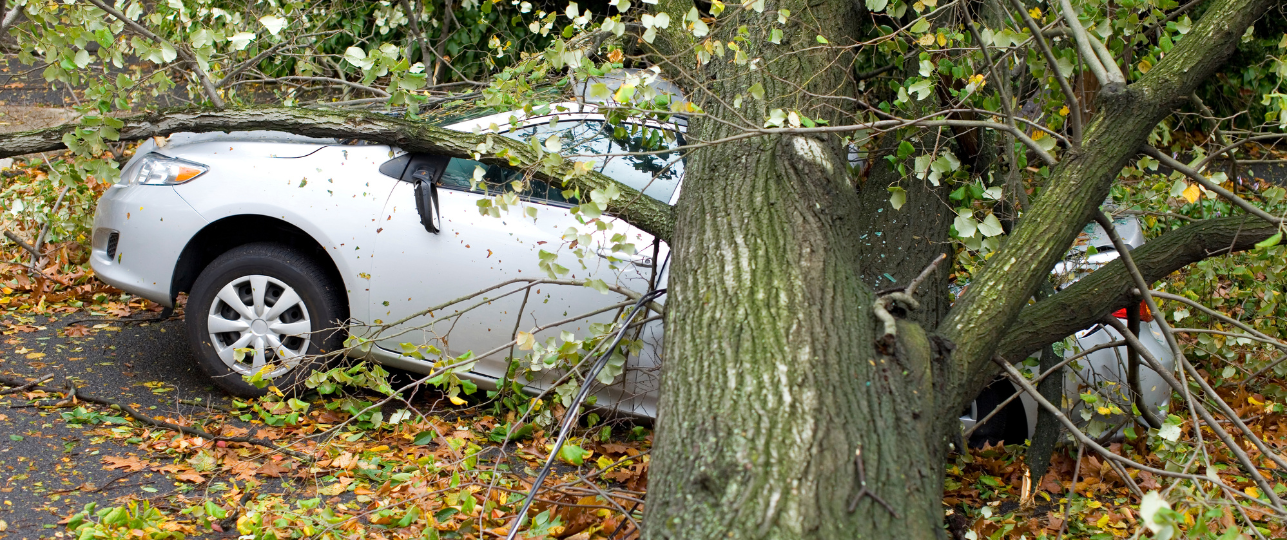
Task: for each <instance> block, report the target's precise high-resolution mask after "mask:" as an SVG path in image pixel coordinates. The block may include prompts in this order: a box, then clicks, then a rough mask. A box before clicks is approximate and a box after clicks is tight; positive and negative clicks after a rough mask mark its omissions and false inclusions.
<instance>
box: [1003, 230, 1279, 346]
mask: <svg viewBox="0 0 1287 540" xmlns="http://www.w3.org/2000/svg"><path fill="white" fill-rule="evenodd" d="M1277 230H1278V228H1277V227H1276V226H1274V225H1271V224H1269V223H1265V222H1263V221H1261V220H1259V219H1256V218H1252V217H1249V216H1233V217H1225V218H1216V219H1208V220H1204V221H1200V222H1198V223H1195V224H1193V225H1188V226H1185V227H1182V228H1180V229H1176V230H1175V231H1172V232H1169V233H1167V234H1165V235H1162V236H1161V237H1159V238H1156V239H1154V240H1151V241H1149V242H1148V243H1146V244H1144V245H1143V246H1140V247H1139V248H1137V249H1135V250H1132V251H1131V256H1132V257H1134V260H1135V264H1136V265H1137V266H1138V267H1139V270H1140V274H1142V275H1143V276H1144V279H1145V280H1147V281H1149V282H1155V281H1157V280H1159V279H1162V278H1163V277H1166V275H1167V274H1170V273H1171V272H1174V271H1176V270H1179V269H1181V268H1184V267H1185V266H1186V265H1189V264H1192V263H1195V262H1198V261H1201V260H1203V259H1206V258H1208V257H1211V256H1214V255H1222V254H1225V253H1232V252H1236V251H1243V250H1247V249H1251V248H1252V247H1254V246H1255V244H1256V242H1259V241H1261V240H1264V239H1266V238H1269V237H1270V236H1271V235H1273V234H1274V233H1275V232H1277ZM1134 288H1135V284H1134V282H1133V281H1132V279H1131V276H1130V273H1128V272H1127V271H1126V266H1125V265H1124V264H1123V263H1122V261H1120V260H1117V261H1113V262H1111V263H1109V264H1107V265H1104V267H1103V268H1100V269H1099V270H1096V271H1094V272H1093V273H1091V274H1090V275H1089V276H1086V277H1084V278H1082V279H1081V280H1080V281H1078V282H1077V283H1074V284H1073V285H1072V286H1071V287H1068V288H1067V289H1064V290H1063V291H1060V292H1059V294H1056V295H1054V296H1052V297H1050V298H1049V299H1047V300H1044V301H1042V302H1038V303H1036V304H1033V305H1031V306H1029V307H1027V308H1025V309H1024V310H1023V312H1021V313H1020V314H1019V319H1018V320H1017V321H1015V324H1014V325H1013V326H1012V327H1011V330H1010V332H1009V333H1008V334H1006V336H1005V338H1004V339H1003V340H1002V341H1001V346H1000V347H999V348H998V349H997V354H998V355H1000V356H1002V357H1004V358H1005V359H1007V360H1010V361H1016V360H1022V359H1024V358H1027V357H1028V355H1029V354H1031V353H1033V352H1036V351H1037V350H1039V349H1041V347H1043V346H1045V345H1046V344H1048V343H1054V342H1055V341H1058V340H1061V339H1063V338H1064V337H1066V336H1068V335H1069V334H1072V333H1073V332H1076V331H1078V330H1081V329H1083V328H1086V327H1088V326H1090V325H1092V324H1094V323H1095V322H1096V321H1099V320H1101V319H1103V318H1104V316H1105V315H1107V314H1109V313H1112V312H1113V311H1116V310H1118V309H1121V308H1124V307H1126V306H1127V305H1129V304H1132V303H1138V302H1139V296H1138V295H1136V294H1134V293H1132V292H1131V290H1132V289H1134Z"/></svg>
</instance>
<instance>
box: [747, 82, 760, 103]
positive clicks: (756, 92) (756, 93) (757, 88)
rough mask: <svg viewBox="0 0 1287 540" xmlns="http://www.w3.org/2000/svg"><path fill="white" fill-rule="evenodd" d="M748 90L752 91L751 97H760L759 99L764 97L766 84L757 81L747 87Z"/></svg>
mask: <svg viewBox="0 0 1287 540" xmlns="http://www.w3.org/2000/svg"><path fill="white" fill-rule="evenodd" d="M747 92H750V93H751V97H753V98H755V99H759V100H762V99H764V85H762V84H760V83H755V84H753V85H751V87H750V88H749V89H747Z"/></svg>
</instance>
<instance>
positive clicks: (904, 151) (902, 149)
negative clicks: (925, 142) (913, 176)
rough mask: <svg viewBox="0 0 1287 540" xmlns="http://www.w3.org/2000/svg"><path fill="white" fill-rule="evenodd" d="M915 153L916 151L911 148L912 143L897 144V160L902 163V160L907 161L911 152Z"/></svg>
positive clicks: (904, 141)
mask: <svg viewBox="0 0 1287 540" xmlns="http://www.w3.org/2000/svg"><path fill="white" fill-rule="evenodd" d="M915 151H916V148H915V147H913V146H912V143H910V142H907V141H906V140H903V141H902V142H900V143H898V160H899V161H902V160H904V159H907V156H910V155H912V152H915Z"/></svg>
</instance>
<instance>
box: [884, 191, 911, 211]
mask: <svg viewBox="0 0 1287 540" xmlns="http://www.w3.org/2000/svg"><path fill="white" fill-rule="evenodd" d="M886 189H888V190H889V204H890V205H892V206H893V207H894V210H898V209H900V208H902V207H903V205H904V204H906V203H907V190H905V189H903V188H901V187H898V186H889V187H888V188H886Z"/></svg>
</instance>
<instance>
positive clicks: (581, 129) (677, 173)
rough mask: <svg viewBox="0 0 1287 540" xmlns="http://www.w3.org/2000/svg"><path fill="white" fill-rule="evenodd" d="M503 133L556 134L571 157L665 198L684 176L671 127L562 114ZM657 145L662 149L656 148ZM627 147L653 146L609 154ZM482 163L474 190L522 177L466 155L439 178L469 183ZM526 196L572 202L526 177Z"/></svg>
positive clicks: (449, 184) (517, 135) (449, 182)
mask: <svg viewBox="0 0 1287 540" xmlns="http://www.w3.org/2000/svg"><path fill="white" fill-rule="evenodd" d="M504 135H505V136H506V137H510V138H513V139H518V140H522V141H526V140H529V139H531V138H533V137H535V138H536V139H537V140H538V141H540V142H542V143H544V141H545V140H546V139H548V138H549V137H550V136H551V135H558V137H559V139H560V141H561V150H560V152H562V153H563V154H564V155H567V156H577V157H574V158H572V159H577V160H588V161H591V162H593V163H594V164H595V170H596V171H598V172H600V173H603V174H604V175H607V176H609V177H611V178H613V179H615V180H617V181H618V182H621V183H623V184H625V185H627V186H630V187H632V188H634V189H637V190H639V191H641V192H643V194H644V195H647V196H649V197H652V198H654V199H656V200H658V201H661V202H664V203H669V202H670V199H671V196H672V195H674V194H675V190H676V189H677V188H678V187H679V182H680V180H681V179H682V178H683V172H684V163H683V160H682V159H681V158H680V155H679V152H677V151H671V150H670V148H673V147H675V146H678V145H679V144H680V141H679V137H678V135H677V134H676V133H675V132H673V131H669V130H665V129H661V128H656V127H646V126H642V125H639V124H630V125H627V126H620V127H613V126H610V125H608V123H607V122H604V121H602V120H597V119H593V120H564V121H562V122H558V123H555V124H553V125H551V124H550V123H549V122H542V123H539V124H533V125H529V126H525V127H522V128H519V129H516V130H513V131H509V132H506V133H504ZM658 150H661V151H660V152H657V151H658ZM631 152H656V153H646V154H638V155H615V156H614V155H610V154H623V153H631ZM476 168H482V169H483V171H484V175H483V180H484V183H485V185H478V186H476V187H474V188H473V189H474V190H476V191H482V190H483V189H486V190H487V191H493V190H496V189H500V188H502V187H503V186H504V185H505V184H507V183H509V182H512V181H514V180H520V179H522V174H521V173H519V172H517V171H513V170H508V169H504V168H502V167H496V166H487V165H483V164H481V163H478V162H476V161H472V160H467V159H452V160H451V163H450V164H449V165H448V166H447V170H446V171H444V173H443V178H442V184H443V185H444V186H447V187H453V188H457V189H471V182H470V180H471V179H472V178H473V175H474V170H475V169H476ZM529 186H530V187H529V188H528V191H526V192H524V193H521V194H520V195H523V196H525V197H531V198H533V199H537V200H542V201H545V202H549V203H554V204H575V202H576V201H575V200H570V199H569V198H568V197H564V196H563V193H562V191H561V190H559V189H558V188H553V187H550V186H549V185H547V184H545V183H544V182H539V181H532V182H529Z"/></svg>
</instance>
